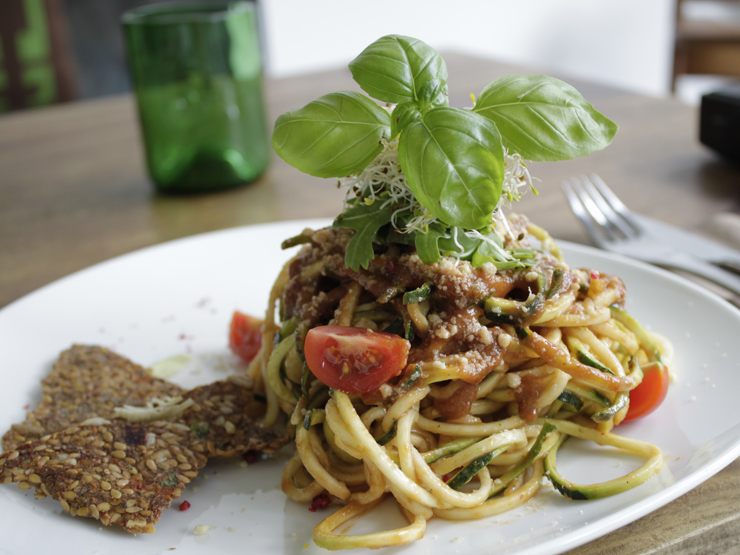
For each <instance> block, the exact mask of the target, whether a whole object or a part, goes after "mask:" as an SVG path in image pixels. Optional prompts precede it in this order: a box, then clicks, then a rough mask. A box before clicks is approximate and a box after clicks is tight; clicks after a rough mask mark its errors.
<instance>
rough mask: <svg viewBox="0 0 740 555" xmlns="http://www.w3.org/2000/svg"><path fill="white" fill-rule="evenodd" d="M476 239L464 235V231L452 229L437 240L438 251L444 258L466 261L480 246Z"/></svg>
mask: <svg viewBox="0 0 740 555" xmlns="http://www.w3.org/2000/svg"><path fill="white" fill-rule="evenodd" d="M481 242H482V241H481V240H480V239H479V238H477V237H469V236H467V235H465V230H463V229H460V228H459V227H453V228H451V229H450V232H449V233H448V234H445V236H444V237H442V238H441V239H440V240H439V250H440V251H441V252H442V254H444V255H445V256H454V257H455V258H460V259H461V260H468V259H469V258H470V257H471V256H472V255H473V253H474V252H475V251H476V249H477V248H478V246H479V245H480V244H481Z"/></svg>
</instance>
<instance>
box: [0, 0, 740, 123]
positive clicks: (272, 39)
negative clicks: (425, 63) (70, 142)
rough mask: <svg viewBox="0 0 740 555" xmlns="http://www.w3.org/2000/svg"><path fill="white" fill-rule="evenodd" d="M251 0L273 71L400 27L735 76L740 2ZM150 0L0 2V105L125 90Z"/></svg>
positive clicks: (556, 57) (635, 68)
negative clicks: (124, 21)
mask: <svg viewBox="0 0 740 555" xmlns="http://www.w3.org/2000/svg"><path fill="white" fill-rule="evenodd" d="M205 1H206V2H208V1H209V0H205ZM211 1H215V0H211ZM255 1H256V2H257V4H258V7H259V10H260V17H261V30H262V43H263V46H264V56H265V72H266V73H267V74H268V75H270V76H277V77H279V76H286V75H291V74H297V73H302V72H308V71H315V70H318V69H323V68H335V67H338V66H341V65H345V64H346V63H347V62H348V61H349V60H351V59H352V58H353V57H354V56H355V55H357V54H358V53H359V52H360V51H361V50H362V49H363V48H364V47H365V46H366V45H368V44H369V43H371V42H372V41H373V40H375V39H376V38H378V37H380V36H381V35H384V34H388V33H400V34H405V35H411V36H415V37H417V38H420V39H422V40H424V41H425V42H427V43H429V44H430V45H432V46H434V47H435V48H436V49H437V50H440V51H443V52H444V51H458V52H463V53H466V54H473V55H478V56H484V57H491V58H496V59H499V60H501V61H508V62H513V63H517V64H524V65H527V66H530V67H531V68H532V70H533V71H541V72H548V71H556V72H558V73H559V74H561V75H566V76H567V75H572V76H574V77H579V78H586V79H590V80H593V81H597V82H601V83H605V84H609V85H614V86H617V87H621V88H624V89H628V90H632V91H635V92H639V93H643V94H648V95H655V96H670V95H674V94H675V95H676V97H677V98H679V99H680V100H681V101H683V102H686V103H689V104H696V103H698V102H699V100H700V97H701V94H702V93H704V92H707V91H710V90H714V89H717V88H721V87H722V86H724V85H725V84H726V83H728V81H733V82H734V80H736V79H740V0H649V1H645V0H599V1H594V0H558V1H557V2H553V1H552V0H517V1H511V0H505V1H503V0H455V1H454V3H453V2H450V1H449V0H446V1H442V0H373V1H372V2H370V1H365V0H363V1H360V0H255ZM149 3H152V2H151V1H147V0H1V1H0V113H5V112H9V111H12V110H18V109H27V108H33V107H37V106H44V105H49V104H53V103H56V102H65V101H75V100H82V99H89V98H95V97H101V96H106V95H113V94H120V93H124V92H126V91H128V90H129V88H130V82H129V77H128V72H127V69H126V59H125V54H124V48H123V40H122V34H121V29H120V24H119V21H120V16H121V14H122V13H123V12H124V11H125V10H127V9H130V8H133V7H137V6H141V5H143V4H149Z"/></svg>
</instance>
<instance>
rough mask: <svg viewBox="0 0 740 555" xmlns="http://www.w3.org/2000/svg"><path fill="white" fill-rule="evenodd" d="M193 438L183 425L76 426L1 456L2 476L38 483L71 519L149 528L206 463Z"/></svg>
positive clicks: (41, 494)
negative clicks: (88, 519)
mask: <svg viewBox="0 0 740 555" xmlns="http://www.w3.org/2000/svg"><path fill="white" fill-rule="evenodd" d="M191 436H192V433H191V431H190V428H189V427H188V426H185V425H183V424H181V423H178V422H151V423H146V424H131V423H128V422H125V421H121V420H116V421H111V422H108V423H104V424H100V425H75V426H71V427H69V428H67V429H66V430H64V431H61V432H56V433H54V434H51V435H48V436H44V437H42V438H40V439H38V440H36V441H32V442H29V443H24V444H23V445H20V446H19V447H18V448H17V449H15V450H13V451H8V452H6V453H3V454H2V455H0V481H1V482H2V483H3V484H9V483H11V482H17V483H18V487H20V488H21V489H31V488H32V487H33V488H36V491H37V497H46V496H49V497H52V498H53V499H56V500H57V501H59V503H60V504H61V505H62V508H63V509H64V510H65V511H67V512H69V513H70V514H72V515H73V516H87V517H93V518H96V519H98V520H99V521H100V522H101V523H102V524H104V525H106V526H108V525H111V524H117V525H119V526H121V527H123V528H124V529H125V530H126V531H128V532H131V533H133V534H138V533H140V532H148V533H151V532H154V523H155V522H157V520H158V519H159V517H160V515H161V514H162V511H163V510H165V509H166V508H167V507H169V506H170V503H171V502H172V500H174V499H177V498H178V497H179V496H180V495H181V494H182V492H183V490H184V488H185V484H187V483H189V482H190V481H191V480H192V479H193V478H195V477H196V476H197V475H198V471H199V470H200V469H201V468H203V466H205V464H206V460H207V458H206V456H205V455H204V454H203V453H200V452H198V451H197V449H198V448H201V449H203V447H204V446H203V444H202V443H201V442H196V443H195V444H194V445H193V444H192V443H191V442H190V438H191Z"/></svg>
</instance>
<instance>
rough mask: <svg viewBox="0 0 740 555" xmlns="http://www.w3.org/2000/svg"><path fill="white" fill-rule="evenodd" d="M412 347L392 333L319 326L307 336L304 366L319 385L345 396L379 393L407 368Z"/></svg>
mask: <svg viewBox="0 0 740 555" xmlns="http://www.w3.org/2000/svg"><path fill="white" fill-rule="evenodd" d="M410 348H411V344H410V343H409V342H408V341H406V340H405V339H403V338H402V337H399V336H398V335H394V334H392V333H386V332H382V331H372V330H367V329H364V328H351V327H345V326H319V327H316V328H313V329H311V330H310V331H309V332H308V334H306V343H305V346H304V353H305V356H306V363H307V364H308V367H309V368H310V369H311V372H313V375H314V376H316V377H317V378H318V379H319V380H320V381H321V382H322V383H324V384H325V385H328V386H329V387H331V388H332V389H338V390H339V391H343V392H344V393H368V392H370V391H374V390H376V389H378V388H379V387H380V386H381V385H383V384H384V383H386V382H387V381H388V380H390V379H391V378H392V377H394V376H397V375H398V374H400V373H401V370H403V369H404V367H405V366H406V359H407V358H408V355H409V349H410Z"/></svg>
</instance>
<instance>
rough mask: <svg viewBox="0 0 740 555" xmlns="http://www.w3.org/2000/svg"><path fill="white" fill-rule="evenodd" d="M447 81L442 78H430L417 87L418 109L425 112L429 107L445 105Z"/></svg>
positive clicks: (446, 103) (446, 102) (447, 102)
mask: <svg viewBox="0 0 740 555" xmlns="http://www.w3.org/2000/svg"><path fill="white" fill-rule="evenodd" d="M448 104H449V100H448V98H447V82H446V81H444V80H442V79H432V80H431V81H427V82H426V83H424V86H423V87H421V89H419V109H420V110H421V111H422V112H423V113H425V114H426V113H427V112H428V111H429V110H430V109H431V108H436V107H438V106H447V105H448Z"/></svg>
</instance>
